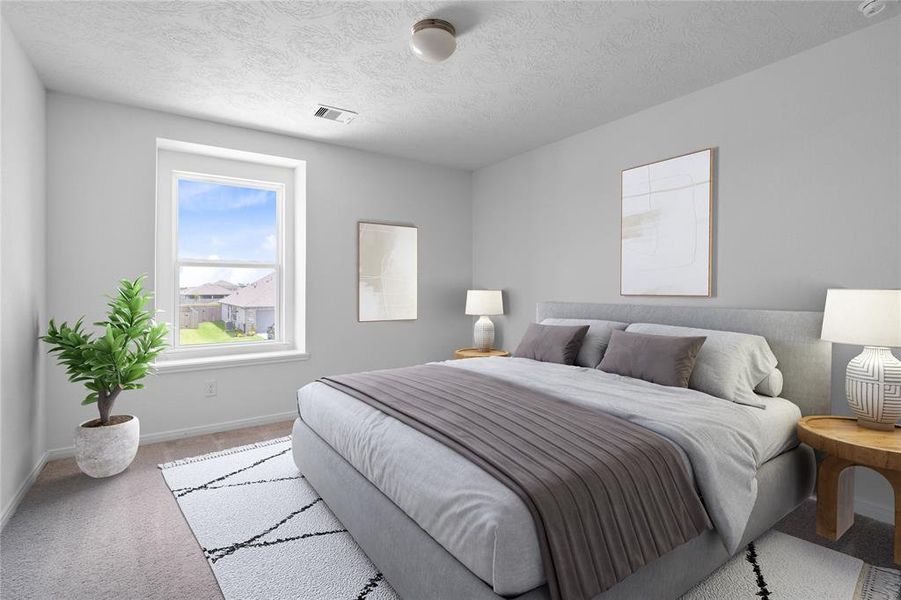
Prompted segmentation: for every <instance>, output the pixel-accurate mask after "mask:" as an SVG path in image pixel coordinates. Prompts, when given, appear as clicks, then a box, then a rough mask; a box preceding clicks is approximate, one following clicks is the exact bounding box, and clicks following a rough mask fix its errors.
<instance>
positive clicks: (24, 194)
mask: <svg viewBox="0 0 901 600" xmlns="http://www.w3.org/2000/svg"><path fill="white" fill-rule="evenodd" d="M0 27H2V32H0V38H2V40H0V43H2V48H0V55H2V66H0V72H2V85H0V87H2V93H0V95H2V101H0V104H2V109H0V122H2V125H0V126H2V129H3V141H2V152H0V154H2V174H0V180H2V184H0V202H2V204H0V267H2V268H0V270H2V272H3V280H2V288H0V428H2V429H0V440H2V441H0V514H2V516H3V517H4V519H5V517H6V516H7V511H8V509H9V508H10V507H11V506H12V504H13V502H14V501H16V500H17V499H18V495H19V493H20V492H21V491H23V490H24V487H23V484H25V483H26V482H27V481H28V479H29V476H30V475H32V474H33V469H34V468H35V466H36V465H38V464H39V463H40V460H41V457H42V455H43V452H44V407H43V405H42V404H43V399H44V394H43V385H42V381H41V378H42V369H43V363H44V361H43V358H42V355H41V353H40V352H39V349H38V341H37V335H38V327H39V325H40V323H42V322H43V320H44V316H45V315H46V311H45V307H44V298H45V293H44V281H45V278H44V276H45V262H44V261H45V251H44V247H45V243H46V239H45V235H44V217H45V209H46V198H45V194H44V156H45V140H46V133H45V129H44V127H45V119H44V115H45V93H44V86H43V85H42V84H41V81H40V80H39V79H38V77H37V74H36V73H35V72H34V69H32V67H31V64H30V63H29V62H28V59H27V58H26V57H25V55H24V54H23V52H22V49H21V48H20V47H19V44H18V41H17V40H16V39H15V37H14V36H13V34H12V32H11V31H10V29H9V28H8V27H7V25H6V22H5V21H3V22H2V24H0Z"/></svg>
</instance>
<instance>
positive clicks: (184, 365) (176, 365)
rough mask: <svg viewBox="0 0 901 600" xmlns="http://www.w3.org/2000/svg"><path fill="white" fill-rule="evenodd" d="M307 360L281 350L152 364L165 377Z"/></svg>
mask: <svg viewBox="0 0 901 600" xmlns="http://www.w3.org/2000/svg"><path fill="white" fill-rule="evenodd" d="M309 359H310V355H309V354H307V353H306V352H301V351H300V350H281V351H275V352H256V353H249V354H232V355H229V356H206V357H203V358H181V359H174V360H173V359H169V360H159V361H157V362H156V363H154V365H153V366H154V368H155V369H156V372H157V373H158V374H160V375H165V374H168V373H185V372H188V371H206V370H208V369H230V368H232V367H245V366H246V367H249V366H255V365H269V364H277V363H285V362H293V361H297V360H309Z"/></svg>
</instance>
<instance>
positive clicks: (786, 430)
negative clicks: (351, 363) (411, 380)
mask: <svg viewBox="0 0 901 600" xmlns="http://www.w3.org/2000/svg"><path fill="white" fill-rule="evenodd" d="M442 364H445V365H447V366H450V367H453V368H462V369H470V370H476V371H485V372H489V373H492V374H494V375H495V376H497V377H502V378H509V379H510V380H512V381H516V382H519V383H521V384H523V385H527V386H534V387H537V388H539V389H545V390H549V391H550V393H554V394H558V395H562V396H564V397H567V398H569V399H570V400H571V401H574V402H583V403H591V404H595V405H597V406H601V407H604V409H605V410H609V411H613V412H614V414H617V415H619V416H621V417H622V418H625V419H627V420H635V421H637V422H639V424H642V425H643V426H645V427H649V428H656V429H655V430H656V431H658V433H662V434H663V435H665V436H667V437H668V438H669V439H670V440H671V441H674V443H675V440H674V439H673V438H675V439H677V440H681V443H682V444H684V446H680V448H681V450H682V451H683V456H684V457H685V459H686V461H689V460H690V463H691V468H692V469H693V471H694V473H693V474H694V476H695V479H696V484H697V486H698V487H699V489H700V490H701V492H702V497H703V498H704V501H705V505H706V506H707V509H708V512H709V513H710V514H711V517H712V519H713V521H714V525H715V526H716V527H717V529H718V530H720V531H719V533H720V535H723V532H724V531H728V530H731V531H732V532H735V531H738V535H739V536H740V534H741V531H742V530H744V527H745V524H746V523H747V514H745V515H743V514H742V510H743V507H745V506H747V507H748V510H749V509H750V507H751V506H752V505H753V502H754V497H755V496H756V480H755V473H756V469H757V466H759V464H760V463H762V462H764V461H766V460H769V459H770V458H772V457H774V456H776V455H778V454H779V453H781V452H782V451H784V450H785V449H787V448H789V447H792V446H794V445H795V444H796V443H797V442H796V441H795V439H794V437H793V430H794V423H795V422H796V421H797V418H798V416H799V412H798V410H797V407H796V406H794V405H793V404H791V403H790V402H788V401H785V400H781V399H766V400H767V402H770V403H771V405H770V406H768V409H767V410H759V409H753V408H748V407H742V406H740V405H736V404H733V403H729V402H725V401H723V400H720V399H716V398H712V397H710V396H707V395H706V394H703V393H700V392H696V391H692V390H679V389H673V388H664V387H661V386H657V385H653V384H648V383H645V382H641V381H636V380H630V379H628V378H623V377H618V376H615V375H610V374H607V373H603V372H600V371H597V370H595V369H585V368H579V367H568V366H564V365H555V364H549V363H537V362H535V361H530V360H526V359H507V358H504V359H483V360H469V361H453V362H447V363H442ZM298 407H299V411H300V415H301V417H302V418H303V420H304V421H305V422H306V423H307V424H308V425H309V426H310V427H311V428H312V429H313V430H314V431H316V433H317V434H318V435H319V436H321V437H322V439H323V440H325V441H326V442H327V443H328V444H329V445H331V446H332V447H333V448H335V450H336V451H337V452H338V453H339V454H340V455H341V456H343V457H344V458H345V459H346V460H347V461H348V462H349V463H350V464H352V465H353V466H354V468H355V469H356V470H357V471H359V472H360V473H361V474H363V476H365V477H366V478H367V479H368V480H369V481H371V482H372V483H373V484H374V485H376V486H377V487H378V488H379V489H380V490H381V491H382V492H383V493H384V494H386V495H387V496H388V497H389V498H391V500H392V501H393V502H394V503H395V504H396V505H397V506H398V507H400V508H401V509H402V510H404V511H405V512H406V513H407V514H408V515H409V516H410V517H411V518H412V519H413V520H414V521H415V522H416V523H418V524H419V525H420V527H422V528H423V529H424V530H425V531H426V532H428V533H429V534H430V535H431V536H432V538H434V539H435V540H437V541H438V542H439V543H440V544H441V545H442V546H444V547H445V548H446V549H447V550H448V551H449V552H450V553H451V554H452V555H453V556H455V557H456V558H457V559H458V560H459V561H460V562H461V563H463V565H465V566H466V567H467V568H468V569H469V570H470V571H472V572H473V573H474V574H475V575H476V576H478V577H479V578H481V579H482V580H483V581H485V582H487V583H488V584H489V585H490V586H491V587H492V589H493V590H494V591H495V592H496V593H497V594H500V595H515V594H519V593H523V592H525V591H527V590H530V589H532V588H534V587H536V586H538V585H540V584H541V583H543V582H544V574H543V571H542V567H541V563H540V557H539V554H538V544H537V540H536V533H535V530H534V526H533V524H532V522H531V517H530V515H529V512H528V510H527V509H526V507H525V505H524V504H523V503H522V502H521V501H520V500H519V498H518V497H517V496H516V495H515V494H513V493H512V492H511V491H510V490H509V489H507V488H506V487H504V486H503V485H502V484H500V483H499V482H497V481H496V480H495V479H494V478H492V477H491V476H490V475H488V474H487V473H486V472H485V471H484V470H482V469H480V468H479V467H477V466H476V465H474V464H472V463H471V462H470V461H468V460H466V459H465V458H463V457H462V456H460V455H459V454H458V453H456V452H454V451H452V450H450V449H448V448H446V447H445V446H443V445H442V444H440V443H438V442H436V441H434V440H432V439H430V438H428V437H427V436H424V435H423V434H421V433H419V432H417V431H415V430H413V429H411V428H410V427H408V426H407V425H405V424H403V423H401V422H400V421H397V420H396V419H393V418H392V417H389V416H387V415H384V413H381V412H380V411H378V410H376V409H373V408H371V407H370V406H368V405H366V404H364V403H362V402H360V401H358V400H356V399H354V398H352V397H350V396H347V395H346V394H343V393H341V392H339V391H337V390H334V389H331V388H328V387H327V386H325V385H323V384H321V383H313V384H310V385H307V386H305V387H304V388H302V389H301V390H300V391H299V393H298ZM667 431H670V432H672V433H670V434H669V435H668V434H667V433H666V432H667Z"/></svg>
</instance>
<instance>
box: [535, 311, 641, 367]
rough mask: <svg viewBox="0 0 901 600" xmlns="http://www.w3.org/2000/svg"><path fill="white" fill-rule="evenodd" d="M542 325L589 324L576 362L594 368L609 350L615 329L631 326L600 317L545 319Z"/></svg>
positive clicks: (621, 329)
mask: <svg viewBox="0 0 901 600" xmlns="http://www.w3.org/2000/svg"><path fill="white" fill-rule="evenodd" d="M541 324H542V325H558V326H560V325H563V326H572V325H588V334H587V335H586V336H585V339H584V340H582V347H581V348H579V355H578V356H577V357H576V363H575V364H577V365H579V366H580V367H591V368H592V369H594V368H595V367H597V366H598V365H599V364H601V359H602V358H604V352H606V351H607V344H609V343H610V336H611V335H612V334H613V330H614V329H618V330H620V331H623V330H625V329H626V327H628V326H629V324H628V323H620V322H619V321H602V320H599V319H545V320H543V321H542V322H541Z"/></svg>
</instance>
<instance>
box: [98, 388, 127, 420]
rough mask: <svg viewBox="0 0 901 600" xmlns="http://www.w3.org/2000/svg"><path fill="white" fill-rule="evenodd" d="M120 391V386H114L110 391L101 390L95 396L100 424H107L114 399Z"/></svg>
mask: <svg viewBox="0 0 901 600" xmlns="http://www.w3.org/2000/svg"><path fill="white" fill-rule="evenodd" d="M121 391H122V388H120V387H115V388H113V390H112V391H110V392H107V391H105V390H104V391H101V392H100V393H99V394H98V397H97V407H98V408H99V409H100V424H101V425H109V415H110V412H112V410H113V403H114V402H115V401H116V397H117V396H118V395H119V392H121Z"/></svg>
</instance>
